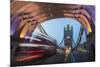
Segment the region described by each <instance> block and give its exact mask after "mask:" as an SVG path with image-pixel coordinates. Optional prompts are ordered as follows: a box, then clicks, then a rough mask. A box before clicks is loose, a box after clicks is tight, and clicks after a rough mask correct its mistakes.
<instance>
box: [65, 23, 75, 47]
mask: <svg viewBox="0 0 100 67" xmlns="http://www.w3.org/2000/svg"><path fill="white" fill-rule="evenodd" d="M72 41H73V27H71V26H69V25H67V26H66V27H64V45H65V47H66V48H72Z"/></svg>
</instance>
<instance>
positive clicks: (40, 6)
mask: <svg viewBox="0 0 100 67" xmlns="http://www.w3.org/2000/svg"><path fill="white" fill-rule="evenodd" d="M62 17H64V18H66V17H69V18H75V19H76V20H78V21H79V22H80V23H81V24H82V25H83V26H84V28H85V29H86V30H87V31H88V32H89V33H91V32H95V29H94V28H95V26H94V23H93V19H92V18H91V15H90V14H89V12H88V11H87V10H86V6H85V5H76V4H56V3H54V4H51V3H40V2H22V1H16V2H12V3H11V20H12V21H11V31H12V32H13V33H14V31H19V30H20V29H21V28H22V30H21V32H20V37H24V36H25V35H26V34H27V33H30V35H31V32H33V31H34V29H35V28H36V26H37V25H39V24H41V23H42V22H44V21H46V20H50V19H54V18H62ZM18 20H19V21H18ZM17 24H18V25H17ZM16 25H17V26H16Z"/></svg>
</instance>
